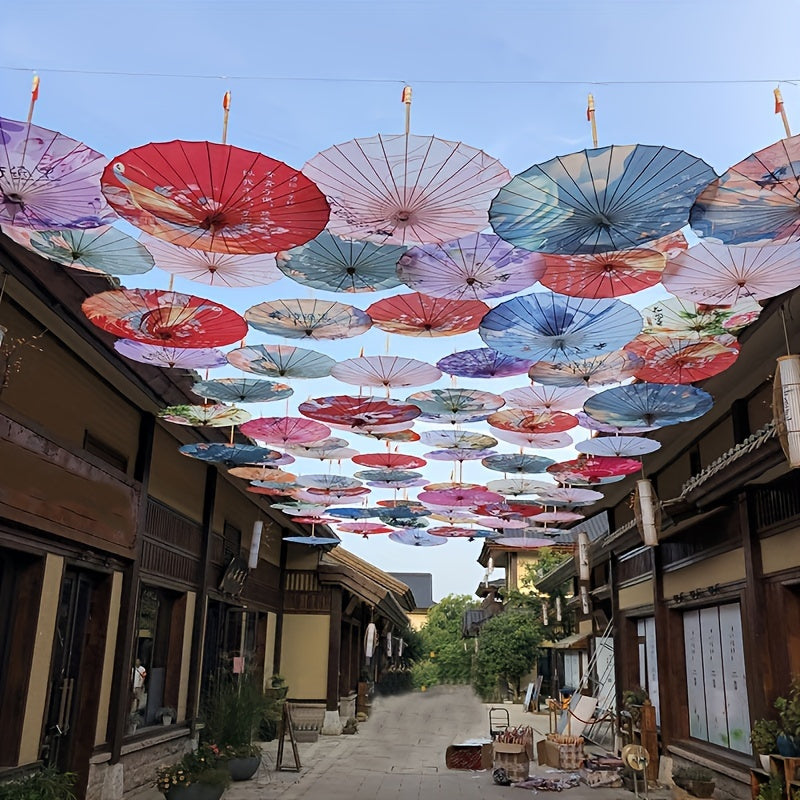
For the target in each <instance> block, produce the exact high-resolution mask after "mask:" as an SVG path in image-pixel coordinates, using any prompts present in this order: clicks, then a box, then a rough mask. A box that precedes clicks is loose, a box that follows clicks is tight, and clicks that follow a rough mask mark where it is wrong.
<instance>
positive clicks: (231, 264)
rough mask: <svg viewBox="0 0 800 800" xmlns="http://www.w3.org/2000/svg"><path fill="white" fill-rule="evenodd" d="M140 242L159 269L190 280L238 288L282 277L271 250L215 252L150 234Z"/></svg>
mask: <svg viewBox="0 0 800 800" xmlns="http://www.w3.org/2000/svg"><path fill="white" fill-rule="evenodd" d="M139 241H140V242H141V243H142V244H143V245H144V246H145V247H146V248H147V250H148V251H149V252H150V254H151V256H152V258H154V259H155V262H156V265H157V266H158V267H159V268H160V269H163V270H164V271H166V272H169V273H170V274H171V275H178V276H180V277H181V278H185V279H186V280H188V281H195V282H196V283H204V284H207V285H209V286H221V287H224V288H236V287H250V286H269V284H271V283H275V281H278V280H280V279H281V278H282V277H283V275H282V273H281V272H280V270H278V268H277V267H276V266H275V256H274V255H272V254H271V253H258V254H254V255H242V254H237V253H224V252H221V253H215V252H211V251H209V250H197V249H196V248H194V247H179V246H178V245H175V244H169V242H164V241H162V240H161V239H157V238H156V237H155V236H148V235H147V234H142V236H141V237H140V239H139Z"/></svg>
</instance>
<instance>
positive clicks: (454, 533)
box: [427, 526, 497, 542]
mask: <svg viewBox="0 0 800 800" xmlns="http://www.w3.org/2000/svg"><path fill="white" fill-rule="evenodd" d="M427 533H429V534H430V535H431V536H444V537H445V538H447V539H468V540H469V541H470V542H472V541H474V540H475V539H490V538H491V537H493V536H496V535H497V534H496V533H495V532H494V531H487V530H481V529H480V528H460V527H456V526H448V527H443V528H430V529H429V530H428V531H427Z"/></svg>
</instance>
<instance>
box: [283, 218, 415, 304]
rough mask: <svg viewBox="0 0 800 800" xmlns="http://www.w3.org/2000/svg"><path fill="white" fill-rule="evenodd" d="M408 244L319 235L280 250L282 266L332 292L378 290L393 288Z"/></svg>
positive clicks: (301, 280)
mask: <svg viewBox="0 0 800 800" xmlns="http://www.w3.org/2000/svg"><path fill="white" fill-rule="evenodd" d="M405 252H406V248H405V247H401V246H398V245H390V244H373V243H372V242H363V241H360V242H359V241H353V240H352V239H341V238H339V237H338V236H331V234H330V233H328V231H322V233H320V235H319V236H317V237H316V238H315V239H312V240H311V241H310V242H306V243H305V244H303V245H300V246H299V247H293V248H292V249H291V250H284V251H282V252H280V253H278V255H277V257H278V269H279V270H280V271H281V272H282V273H283V274H284V275H286V276H287V277H289V278H291V279H292V280H295V281H297V282H298V283H302V284H303V285H304V286H311V287H312V288H314V289H324V290H325V291H328V292H378V291H382V290H383V289H392V288H393V287H395V286H399V285H400V284H401V283H402V281H401V280H400V278H398V277H397V261H398V259H399V258H400V257H401V256H402V255H403V253H405Z"/></svg>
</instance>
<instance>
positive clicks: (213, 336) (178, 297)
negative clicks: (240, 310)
mask: <svg viewBox="0 0 800 800" xmlns="http://www.w3.org/2000/svg"><path fill="white" fill-rule="evenodd" d="M81 308H82V309H83V313H84V314H85V315H86V316H87V317H88V319H89V320H90V321H91V322H92V323H93V324H94V325H97V327H98V328H102V329H103V330H104V331H108V332H109V333H113V334H114V335H115V336H121V337H122V338H123V339H135V340H136V341H137V342H144V343H145V344H159V345H164V346H170V347H220V346H221V345H226V344H231V343H232V342H236V341H238V340H240V339H242V338H244V337H245V336H246V335H247V323H246V322H245V321H244V319H243V318H242V317H241V316H239V314H237V313H236V312H235V311H232V310H231V309H230V308H227V307H226V306H223V305H220V304H219V303H216V302H214V301H213V300H204V299H203V298H202V297H196V296H194V295H191V294H178V293H177V292H162V291H159V290H158V289H115V290H113V291H110V292H100V294H95V295H92V296H91V297H87V298H86V300H84V301H83V305H82V306H81Z"/></svg>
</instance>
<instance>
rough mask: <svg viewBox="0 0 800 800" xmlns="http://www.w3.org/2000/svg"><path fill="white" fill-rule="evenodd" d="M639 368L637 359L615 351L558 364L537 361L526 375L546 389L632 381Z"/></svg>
mask: <svg viewBox="0 0 800 800" xmlns="http://www.w3.org/2000/svg"><path fill="white" fill-rule="evenodd" d="M631 338H633V337H631ZM642 365H643V362H642V360H641V359H640V358H639V357H638V356H635V355H633V353H629V352H627V351H626V350H617V351H614V352H613V353H607V354H606V355H602V356H597V357H595V358H587V359H578V360H575V361H569V362H565V363H558V364H553V363H550V362H547V361H539V362H537V363H536V364H534V365H533V366H532V367H531V368H530V370H529V371H528V376H529V377H530V379H531V380H532V381H535V382H536V383H541V384H544V385H545V386H562V387H564V386H604V385H605V384H608V383H621V382H622V381H624V380H627V379H628V378H632V377H633V374H634V373H635V372H636V370H637V369H639V367H641V366H642Z"/></svg>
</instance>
